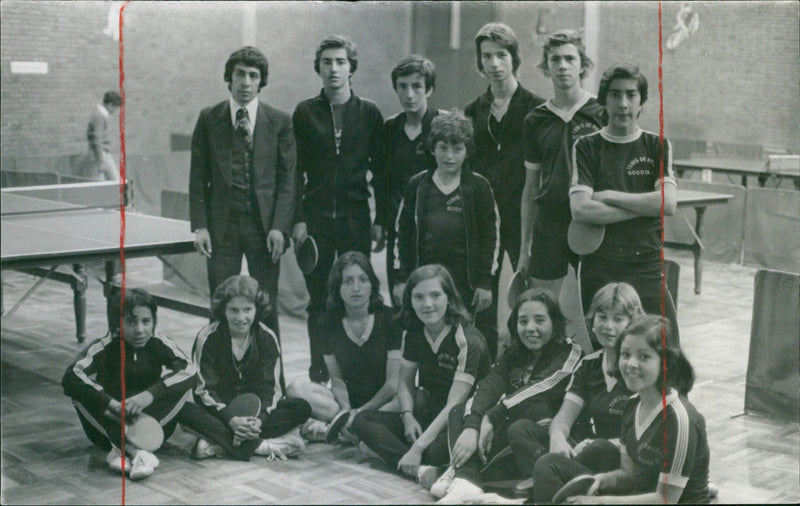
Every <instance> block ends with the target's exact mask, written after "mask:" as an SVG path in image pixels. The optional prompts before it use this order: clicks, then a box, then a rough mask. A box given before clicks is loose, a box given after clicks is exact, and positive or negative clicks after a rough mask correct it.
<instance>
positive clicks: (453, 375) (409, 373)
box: [353, 264, 489, 476]
mask: <svg viewBox="0 0 800 506" xmlns="http://www.w3.org/2000/svg"><path fill="white" fill-rule="evenodd" d="M468 315H469V313H467V310H466V308H465V307H464V303H463V302H462V301H461V297H460V296H459V295H458V292H457V291H456V289H455V285H454V283H453V279H452V278H451V277H450V274H449V273H448V272H447V269H445V268H444V267H443V266H441V265H436V264H434V265H425V266H423V267H420V268H418V269H417V270H415V271H414V272H413V273H411V276H409V278H408V281H407V283H406V286H405V290H404V292H403V305H402V309H401V313H400V316H401V318H402V321H403V326H404V335H403V359H402V362H401V366H400V384H399V385H398V389H397V398H398V401H399V404H400V410H401V412H400V414H399V415H398V414H397V413H387V412H383V411H362V412H361V413H359V414H358V416H356V418H355V421H354V422H353V427H354V429H355V432H356V435H358V437H359V438H361V441H362V442H363V443H364V444H365V445H366V446H367V447H368V448H369V449H370V450H372V451H373V452H375V453H376V454H378V456H380V457H381V459H383V461H384V462H386V463H387V464H388V465H389V466H391V467H392V468H397V469H399V470H400V471H401V472H402V473H404V474H406V475H408V476H416V475H417V472H418V470H419V467H420V464H422V463H425V464H431V465H445V464H447V463H448V461H449V453H448V449H447V437H446V431H445V430H444V429H445V427H446V425H447V416H448V413H450V410H451V409H452V408H453V406H455V405H456V404H460V403H463V402H465V401H466V400H467V398H468V397H469V395H470V394H471V393H472V391H473V388H474V386H475V383H476V382H477V381H479V380H481V379H482V378H483V377H484V376H485V375H486V373H487V372H488V371H489V353H488V350H487V348H486V342H485V341H484V339H483V336H481V334H480V332H478V331H477V330H476V329H475V327H473V326H472V325H471V324H470V323H469V316H468ZM417 370H419V388H416V387H415V383H414V379H415V377H416V376H417Z"/></svg>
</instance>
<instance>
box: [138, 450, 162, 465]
mask: <svg viewBox="0 0 800 506" xmlns="http://www.w3.org/2000/svg"><path fill="white" fill-rule="evenodd" d="M136 457H141V458H142V460H143V461H144V463H145V464H147V465H148V466H150V467H152V468H153V469H155V468H157V467H158V465H159V464H161V462H159V461H158V457H156V456H155V455H153V454H152V453H150V452H148V451H146V450H137V451H136ZM136 457H134V460H136Z"/></svg>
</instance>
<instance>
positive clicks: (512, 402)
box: [431, 288, 582, 503]
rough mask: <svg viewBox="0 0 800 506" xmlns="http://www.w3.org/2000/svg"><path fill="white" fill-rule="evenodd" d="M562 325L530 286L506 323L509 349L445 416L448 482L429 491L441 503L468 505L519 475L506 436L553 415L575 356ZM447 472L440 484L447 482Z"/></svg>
mask: <svg viewBox="0 0 800 506" xmlns="http://www.w3.org/2000/svg"><path fill="white" fill-rule="evenodd" d="M565 327H566V318H565V317H564V315H563V313H562V312H561V309H560V307H559V305H558V301H557V300H556V299H555V297H553V296H552V295H551V294H550V293H549V292H547V291H545V290H542V289H540V288H532V289H530V290H527V291H526V292H524V293H523V294H522V295H520V297H519V299H518V300H517V302H516V303H515V305H514V308H513V311H512V313H511V317H510V318H509V323H508V329H509V332H510V335H511V337H510V344H509V346H508V347H507V348H506V350H505V352H504V353H503V355H502V356H501V358H500V359H499V360H498V362H497V363H496V364H495V365H494V367H493V368H492V370H491V372H490V373H489V374H488V375H487V376H486V378H484V379H483V380H482V381H481V382H480V383H478V387H477V389H476V391H475V395H474V396H473V397H472V399H471V402H469V403H467V405H466V406H465V405H464V404H462V405H460V406H456V407H455V408H454V409H453V411H451V413H450V418H449V421H448V427H447V430H448V435H449V438H450V440H451V466H452V468H454V469H455V474H454V477H455V478H454V479H453V480H452V482H451V483H450V484H449V485H448V487H447V488H446V489H444V487H443V486H442V484H441V483H437V484H434V486H433V487H432V488H431V491H432V493H434V495H440V494H441V493H442V492H446V495H445V497H444V499H443V502H446V503H451V502H453V501H457V502H462V501H467V500H469V499H473V498H474V497H476V496H477V495H480V494H481V493H482V489H481V488H480V485H481V481H482V480H498V479H499V480H507V479H509V478H513V477H515V476H519V475H520V472H519V469H518V467H517V464H516V462H515V460H514V459H513V458H506V457H510V456H511V455H510V454H511V452H510V450H511V449H512V448H513V447H512V448H509V439H510V437H511V434H512V433H513V432H514V431H515V430H516V428H517V426H518V425H519V424H521V423H531V422H532V423H536V422H544V421H546V420H548V419H550V418H551V417H552V416H553V415H554V414H555V413H556V410H557V409H558V406H560V405H561V402H562V400H563V398H564V392H565V388H566V386H567V383H568V382H569V378H570V376H571V375H572V373H573V371H574V370H575V368H576V367H577V365H578V363H579V361H580V358H581V355H582V352H581V348H580V347H579V346H578V345H576V344H573V343H572V342H571V341H570V340H569V339H567V338H566V336H565ZM521 457H525V456H521ZM519 458H520V457H518V458H517V460H518V459H519ZM451 473H452V472H451ZM451 473H445V474H444V475H443V477H442V478H440V482H442V481H449V479H450V477H449V476H448V474H451ZM443 489H444V490H443Z"/></svg>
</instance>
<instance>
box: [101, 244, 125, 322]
mask: <svg viewBox="0 0 800 506" xmlns="http://www.w3.org/2000/svg"><path fill="white" fill-rule="evenodd" d="M119 274H120V264H119V260H108V261H106V281H105V283H103V295H105V297H106V319H107V320H108V328H112V325H111V299H113V298H114V296H115V295H116V294H118V293H119V292H120V290H121V286H120V282H121V281H120V277H119Z"/></svg>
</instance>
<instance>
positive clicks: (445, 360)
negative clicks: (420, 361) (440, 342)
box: [436, 351, 458, 371]
mask: <svg viewBox="0 0 800 506" xmlns="http://www.w3.org/2000/svg"><path fill="white" fill-rule="evenodd" d="M436 359H437V361H438V364H439V367H441V368H442V369H446V370H448V371H455V370H456V367H458V357H456V356H455V355H452V354H450V353H447V352H446V351H444V352H439V354H438V355H436Z"/></svg>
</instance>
